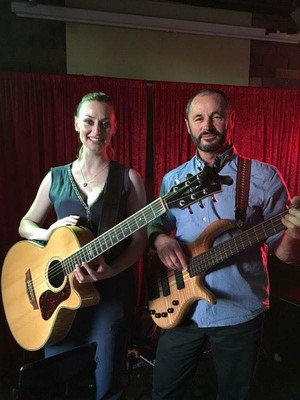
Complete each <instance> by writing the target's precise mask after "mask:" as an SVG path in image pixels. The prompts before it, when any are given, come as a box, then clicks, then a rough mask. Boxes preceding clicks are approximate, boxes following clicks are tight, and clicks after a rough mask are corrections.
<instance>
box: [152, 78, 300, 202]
mask: <svg viewBox="0 0 300 400" xmlns="http://www.w3.org/2000/svg"><path fill="white" fill-rule="evenodd" d="M208 87H214V88H219V89H222V90H223V91H224V92H225V93H226V94H227V95H228V96H229V99H230V100H231V103H232V106H233V109H234V110H235V112H236V117H235V126H234V128H233V130H232V132H231V134H232V137H233V142H234V144H235V146H236V148H237V150H238V151H239V153H240V154H242V155H244V156H246V157H251V158H255V159H258V160H260V161H263V162H267V163H269V164H272V165H275V166H276V167H277V168H278V169H279V171H280V172H281V174H282V175H283V177H284V179H285V181H286V182H287V186H288V188H289V190H290V193H291V195H296V194H299V193H300V177H299V169H300V112H299V110H300V90H299V89H277V88H276V89H270V88H251V87H238V86H225V85H208V84H189V83H174V82H153V93H152V95H153V159H154V165H155V169H154V176H153V193H154V197H156V196H157V195H158V193H159V188H160V183H161V180H162V177H163V175H164V174H165V173H166V172H167V171H169V170H170V169H172V168H175V167H176V166H178V165H180V164H182V163H183V162H185V161H187V160H188V159H189V158H190V157H191V156H192V155H193V154H194V153H195V148H194V145H193V144H192V143H191V140H190V138H189V135H188V133H187V129H186V126H185V122H184V118H185V106H186V102H187V101H188V99H189V98H190V97H191V96H192V95H193V94H194V93H196V92H197V91H198V90H200V89H202V88H208ZM162 154H163V155H164V156H163V157H162Z"/></svg>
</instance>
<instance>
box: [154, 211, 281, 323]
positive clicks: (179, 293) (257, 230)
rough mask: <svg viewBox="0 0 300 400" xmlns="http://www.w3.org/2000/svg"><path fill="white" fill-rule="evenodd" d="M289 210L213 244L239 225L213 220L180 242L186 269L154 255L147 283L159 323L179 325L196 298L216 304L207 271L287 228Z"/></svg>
mask: <svg viewBox="0 0 300 400" xmlns="http://www.w3.org/2000/svg"><path fill="white" fill-rule="evenodd" d="M287 212H288V210H285V211H284V212H282V213H281V214H279V215H277V216H275V217H273V218H271V219H269V220H267V221H264V222H261V223H260V224H258V225H256V226H254V227H251V228H249V229H247V230H245V231H243V232H242V233H241V234H240V235H237V236H234V237H232V238H230V239H228V240H225V241H224V242H223V243H220V244H218V245H216V246H214V247H211V245H212V243H213V241H214V240H215V238H216V237H217V236H219V235H220V234H221V233H224V232H225V231H228V230H231V229H236V228H237V224H236V222H235V221H232V220H228V219H220V220H218V221H215V222H213V223H212V224H210V225H209V226H208V227H207V228H206V229H205V230H204V231H203V232H202V234H201V235H200V236H198V238H197V239H196V240H195V241H194V242H191V243H180V245H181V248H182V249H183V251H184V253H185V255H186V256H187V257H188V259H189V262H188V269H186V270H171V269H169V268H167V267H165V266H164V265H163V263H162V262H161V261H160V260H159V258H158V256H154V257H153V260H152V263H151V267H150V268H149V271H148V274H147V275H148V276H147V286H148V305H149V310H150V314H151V316H152V319H153V321H154V322H155V323H156V325H158V326H159V327H160V328H163V329H169V328H173V327H175V326H177V325H178V324H179V323H180V322H181V321H182V320H183V318H184V316H185V315H186V313H187V311H188V309H189V308H190V306H191V305H192V303H193V302H194V301H196V300H206V301H208V302H210V303H212V304H215V303H216V298H215V296H214V295H213V293H212V292H210V291H209V290H208V289H207V288H206V287H205V285H204V283H203V276H204V275H205V273H206V272H207V271H208V270H209V269H211V268H214V267H220V263H222V261H225V260H227V259H229V258H231V257H232V256H234V255H236V254H238V253H240V252H242V251H243V250H246V249H248V248H249V247H251V246H253V245H254V244H257V243H260V242H263V241H264V240H265V239H266V238H268V237H270V236H272V235H274V234H276V233H278V232H280V231H281V230H283V229H284V225H283V224H282V222H281V218H282V217H283V216H284V215H285V214H286V213H287Z"/></svg>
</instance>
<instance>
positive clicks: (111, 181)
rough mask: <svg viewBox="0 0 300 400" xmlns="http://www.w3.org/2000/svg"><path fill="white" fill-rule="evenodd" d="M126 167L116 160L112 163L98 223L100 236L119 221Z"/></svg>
mask: <svg viewBox="0 0 300 400" xmlns="http://www.w3.org/2000/svg"><path fill="white" fill-rule="evenodd" d="M124 172H125V167H124V166H123V165H121V164H119V163H117V162H115V161H112V162H111V163H110V167H109V172H108V176H107V182H106V186H105V192H104V199H103V205H102V211H101V217H100V220H99V225H98V236H100V235H101V234H102V233H104V232H106V231H107V230H108V229H110V228H112V227H113V226H115V225H116V223H117V218H118V213H119V209H120V202H121V194H122V189H123V182H124Z"/></svg>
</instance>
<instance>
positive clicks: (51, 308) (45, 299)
mask: <svg viewBox="0 0 300 400" xmlns="http://www.w3.org/2000/svg"><path fill="white" fill-rule="evenodd" d="M70 294H71V286H70V282H69V279H68V280H67V283H66V285H65V287H64V288H63V289H62V290H61V291H60V292H57V293H53V292H52V291H51V290H46V291H45V292H44V293H43V294H42V295H41V297H40V310H41V314H42V318H43V319H44V320H46V321H47V320H48V319H50V318H51V317H52V315H53V313H54V312H55V310H56V309H57V307H58V306H59V304H61V303H62V302H63V301H65V300H66V299H68V298H69V297H70Z"/></svg>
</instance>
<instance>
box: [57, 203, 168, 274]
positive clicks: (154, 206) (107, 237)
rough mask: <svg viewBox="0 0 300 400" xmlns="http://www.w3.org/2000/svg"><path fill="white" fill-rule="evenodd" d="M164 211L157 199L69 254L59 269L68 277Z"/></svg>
mask: <svg viewBox="0 0 300 400" xmlns="http://www.w3.org/2000/svg"><path fill="white" fill-rule="evenodd" d="M166 209H167V208H166V205H165V202H164V201H163V199H162V198H158V199H156V200H154V201H153V202H152V203H151V204H149V205H148V206H146V207H145V208H144V209H142V210H140V211H138V212H137V213H135V214H133V215H131V216H130V217H129V218H127V219H126V220H124V221H122V222H120V223H119V224H117V225H116V226H115V227H113V228H111V229H109V230H108V231H107V232H105V233H104V234H102V235H100V236H98V237H97V238H95V239H94V240H92V241H91V242H90V243H88V244H86V245H85V246H83V247H82V248H81V249H79V250H78V251H77V252H76V253H73V254H71V255H70V256H68V257H66V258H65V259H64V260H63V261H61V267H62V271H63V273H64V275H68V274H70V273H71V272H73V270H74V268H75V265H81V264H82V263H83V262H90V261H92V260H93V259H95V258H96V257H98V256H99V255H101V254H103V253H104V252H105V251H107V250H109V249H110V248H111V247H113V246H115V245H116V244H117V243H119V242H120V241H121V240H123V239H125V238H127V237H128V236H130V235H131V234H132V233H134V232H136V231H137V230H138V229H140V228H141V227H143V226H145V225H146V224H147V223H148V222H150V221H152V220H153V219H155V218H157V217H159V216H160V215H162V214H164V213H165V212H166Z"/></svg>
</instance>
